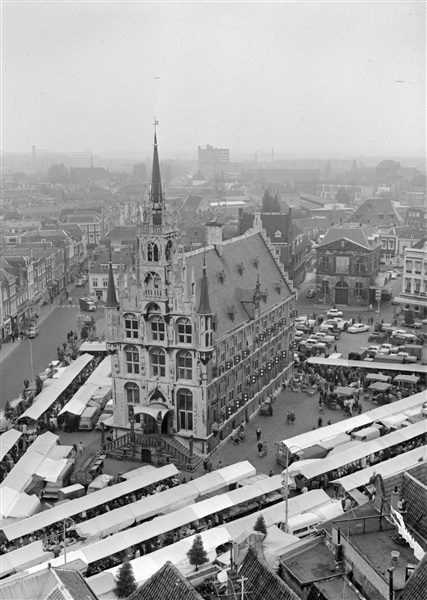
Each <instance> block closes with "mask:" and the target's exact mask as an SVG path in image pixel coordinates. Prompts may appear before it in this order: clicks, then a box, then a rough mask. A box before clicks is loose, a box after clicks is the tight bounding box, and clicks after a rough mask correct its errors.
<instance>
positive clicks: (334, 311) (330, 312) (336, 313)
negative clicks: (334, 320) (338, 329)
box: [326, 308, 342, 317]
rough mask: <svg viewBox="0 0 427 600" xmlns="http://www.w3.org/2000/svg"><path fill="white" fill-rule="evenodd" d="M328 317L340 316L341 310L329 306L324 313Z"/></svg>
mask: <svg viewBox="0 0 427 600" xmlns="http://www.w3.org/2000/svg"><path fill="white" fill-rule="evenodd" d="M326 314H327V315H328V317H342V310H338V309H337V308H331V309H330V310H328V312H327V313H326Z"/></svg>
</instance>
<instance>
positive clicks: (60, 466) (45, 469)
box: [34, 457, 68, 483]
mask: <svg viewBox="0 0 427 600" xmlns="http://www.w3.org/2000/svg"><path fill="white" fill-rule="evenodd" d="M67 463H68V460H67V459H66V458H61V459H60V460H53V459H51V458H47V457H46V458H45V459H44V460H43V462H42V463H41V464H40V465H39V466H38V467H37V470H36V472H35V473H34V474H35V475H38V476H39V477H41V479H44V480H45V481H50V482H52V483H54V482H55V481H56V480H57V479H58V477H59V476H60V474H61V472H62V471H63V470H64V468H65V467H66V466H67Z"/></svg>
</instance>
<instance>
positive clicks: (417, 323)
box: [405, 321, 423, 329]
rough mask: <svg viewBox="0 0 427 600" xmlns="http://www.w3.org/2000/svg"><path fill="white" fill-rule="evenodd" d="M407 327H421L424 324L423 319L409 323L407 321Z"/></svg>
mask: <svg viewBox="0 0 427 600" xmlns="http://www.w3.org/2000/svg"><path fill="white" fill-rule="evenodd" d="M405 325H406V327H409V328H410V329H421V328H422V326H423V324H422V323H421V321H414V322H413V323H411V324H409V323H405Z"/></svg>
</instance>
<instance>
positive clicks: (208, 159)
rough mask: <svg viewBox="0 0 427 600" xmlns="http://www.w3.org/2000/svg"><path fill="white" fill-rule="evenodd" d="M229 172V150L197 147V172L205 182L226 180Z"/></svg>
mask: <svg viewBox="0 0 427 600" xmlns="http://www.w3.org/2000/svg"><path fill="white" fill-rule="evenodd" d="M229 170H230V150H229V149H228V148H214V147H213V146H209V145H207V146H206V148H202V147H201V146H199V171H200V172H201V173H202V175H203V176H204V178H205V179H206V180H208V181H209V180H211V181H212V180H214V179H217V178H219V179H227V177H228V174H229Z"/></svg>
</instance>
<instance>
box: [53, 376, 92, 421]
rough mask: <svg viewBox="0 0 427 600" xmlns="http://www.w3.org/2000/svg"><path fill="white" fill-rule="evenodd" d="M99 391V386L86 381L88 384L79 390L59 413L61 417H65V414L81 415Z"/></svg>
mask: <svg viewBox="0 0 427 600" xmlns="http://www.w3.org/2000/svg"><path fill="white" fill-rule="evenodd" d="M97 389H98V386H97V385H95V384H94V383H89V381H86V383H85V384H84V385H82V387H81V388H79V389H78V390H77V392H76V393H75V394H74V396H73V397H72V398H71V400H70V401H69V402H67V404H66V405H65V406H64V407H63V408H62V410H61V411H60V412H59V415H63V414H64V413H70V414H72V415H81V414H82V412H83V411H84V409H85V408H86V406H87V405H88V402H89V400H90V399H91V398H92V396H93V394H94V393H95V392H96V391H97Z"/></svg>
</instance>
